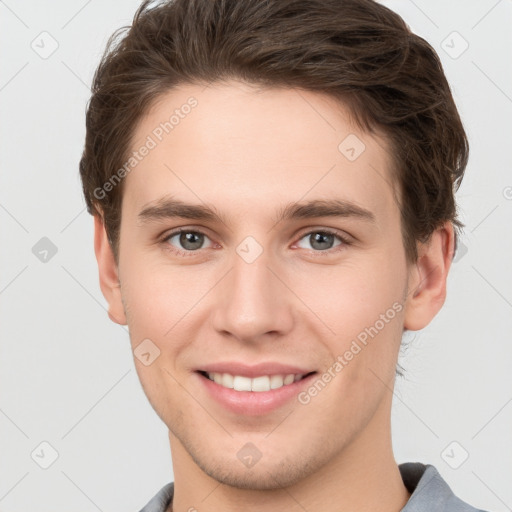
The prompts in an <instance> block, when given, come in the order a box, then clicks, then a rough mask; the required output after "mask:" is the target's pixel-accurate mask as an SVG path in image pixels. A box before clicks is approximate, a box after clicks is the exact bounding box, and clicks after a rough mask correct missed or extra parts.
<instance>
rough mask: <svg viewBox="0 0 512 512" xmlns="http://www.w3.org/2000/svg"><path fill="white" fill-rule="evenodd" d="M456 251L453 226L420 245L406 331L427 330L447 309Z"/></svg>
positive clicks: (411, 281) (413, 270)
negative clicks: (446, 304)
mask: <svg viewBox="0 0 512 512" xmlns="http://www.w3.org/2000/svg"><path fill="white" fill-rule="evenodd" d="M453 250H454V229H453V224H452V223H451V222H446V223H445V224H444V225H443V226H442V227H440V228H438V229H437V230H436V231H434V233H432V236H431V237H430V240H429V241H428V242H426V243H425V244H419V247H418V261H417V262H416V263H415V264H414V265H412V266H411V270H410V273H409V289H408V294H407V298H406V301H405V315H404V329H407V330H410V331H418V330H420V329H423V328H424V327H426V326H427V325H428V324H429V323H430V322H431V321H432V319H433V318H434V317H435V316H436V314H437V313H438V312H439V310H440V309H441V307H442V306H443V304H444V301H445V299H446V280H447V277H448V272H449V270H450V266H451V262H452V258H453Z"/></svg>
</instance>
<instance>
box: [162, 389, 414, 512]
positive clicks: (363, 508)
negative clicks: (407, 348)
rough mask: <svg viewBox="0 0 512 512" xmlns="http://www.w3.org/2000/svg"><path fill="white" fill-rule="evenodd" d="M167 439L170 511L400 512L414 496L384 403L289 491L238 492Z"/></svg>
mask: <svg viewBox="0 0 512 512" xmlns="http://www.w3.org/2000/svg"><path fill="white" fill-rule="evenodd" d="M390 395H391V394H390ZM389 400H391V396H390V397H389ZM383 402H386V401H385V400H384V401H383ZM388 407H389V409H388ZM169 439H170V443H171V453H172V458H173V467H174V499H173V506H172V508H169V510H168V512H170V511H171V510H172V511H174V512H186V511H189V510H191V511H193V510H196V509H197V510H200V511H201V512H214V511H218V510H223V511H225V512H235V511H238V510H240V509H243V510H244V511H245V512H253V511H254V512H256V511H258V512H273V511H275V510H286V511H289V512H303V511H304V510H308V511H309V512H316V511H322V512H345V511H346V512H348V511H353V510H358V512H370V511H372V512H373V511H375V510H379V511H380V512H399V511H400V510H401V509H402V508H403V507H404V506H405V505H406V503H407V501H408V499H409V497H410V493H409V491H408V490H407V489H406V487H405V486H404V483H403V481H402V477H401V475H400V470H399V469H398V465H397V464H396V462H395V459H394V456H393V452H392V444H391V428H390V404H387V403H382V404H381V407H380V408H379V409H378V410H377V411H376V413H375V415H374V416H373V418H372V419H371V420H370V421H369V423H368V424H367V426H366V428H365V429H364V430H363V431H362V432H360V433H359V435H358V436H357V438H355V439H353V440H352V441H351V442H350V443H349V444H348V445H347V446H345V447H344V448H343V450H342V451H340V452H339V453H335V454H333V457H332V458H331V459H330V460H329V461H328V462H327V463H326V464H324V465H323V466H322V467H321V468H320V469H319V470H317V471H316V472H313V473H311V474H310V475H308V476H306V477H305V478H303V479H301V480H300V481H299V482H297V483H295V484H294V485H291V486H288V487H285V488H276V489H271V490H255V489H240V488H236V487H231V486H228V485H224V484H222V483H219V482H218V481H217V480H215V479H214V478H212V477H210V476H208V475H207V474H205V473H204V472H203V471H202V470H201V469H200V468H199V467H198V466H197V464H195V462H194V461H193V460H192V459H191V457H190V456H189V454H188V452H187V451H186V450H185V449H184V447H183V445H182V444H181V443H180V441H179V440H178V439H177V438H176V437H175V436H174V435H173V434H172V433H171V432H170V433H169Z"/></svg>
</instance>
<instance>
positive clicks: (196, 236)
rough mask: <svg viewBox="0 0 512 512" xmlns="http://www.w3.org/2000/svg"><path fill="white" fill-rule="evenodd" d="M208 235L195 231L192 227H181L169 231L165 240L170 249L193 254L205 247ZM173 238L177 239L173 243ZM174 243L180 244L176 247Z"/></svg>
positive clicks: (184, 254)
mask: <svg viewBox="0 0 512 512" xmlns="http://www.w3.org/2000/svg"><path fill="white" fill-rule="evenodd" d="M205 238H207V239H208V237H207V235H206V234H205V233H203V232H202V231H193V230H190V229H180V230H179V231H174V232H172V233H169V234H168V235H167V236H166V237H165V238H164V240H163V242H164V243H166V244H168V245H169V246H170V250H171V251H173V252H175V253H177V254H179V255H181V256H189V255H193V253H194V252H197V251H198V250H199V249H203V243H204V240H205ZM173 239H176V241H175V242H174V243H173ZM174 244H178V247H176V246H175V245H174Z"/></svg>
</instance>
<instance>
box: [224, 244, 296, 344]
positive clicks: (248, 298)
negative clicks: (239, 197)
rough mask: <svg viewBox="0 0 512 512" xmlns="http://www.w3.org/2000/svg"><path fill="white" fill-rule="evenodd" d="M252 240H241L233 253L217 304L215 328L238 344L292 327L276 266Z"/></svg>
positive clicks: (265, 252) (267, 253)
mask: <svg viewBox="0 0 512 512" xmlns="http://www.w3.org/2000/svg"><path fill="white" fill-rule="evenodd" d="M251 238H252V237H247V239H244V241H242V242H241V243H240V244H239V245H238V246H237V248H236V249H235V251H236V253H235V254H233V258H232V268H231V271H230V272H229V274H228V275H227V276H226V279H224V280H223V283H222V288H221V294H220V297H217V298H218V301H217V300H216V313H215V321H214V324H215V328H216V329H217V330H218V331H224V332H229V333H231V334H232V335H233V336H235V337H236V338H239V339H240V340H255V339H257V338H258V337H259V336H261V335H264V334H265V333H269V332H276V331H278V332H281V333H282V332H284V331H286V330H287V329H289V328H290V326H291V310H290V304H289V302H288V300H287V299H286V296H287V294H286V287H285V286H284V285H283V283H282V282H281V281H280V280H279V279H277V278H276V276H275V275H274V272H276V270H275V269H274V268H273V267H276V266H277V262H274V261H273V258H272V257H271V254H270V251H267V250H265V249H264V248H263V247H262V246H261V245H260V244H259V243H258V242H256V240H255V239H251ZM269 267H270V268H269ZM270 269H272V270H270Z"/></svg>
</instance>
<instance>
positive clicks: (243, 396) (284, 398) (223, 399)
mask: <svg viewBox="0 0 512 512" xmlns="http://www.w3.org/2000/svg"><path fill="white" fill-rule="evenodd" d="M196 375H197V376H198V377H199V379H200V380H201V382H202V383H203V385H204V386H205V388H206V389H207V391H208V392H209V393H210V395H211V396H212V397H213V399H214V400H216V401H217V402H218V403H220V404H221V405H222V406H224V407H225V408H226V409H228V410H229V411H231V412H233V413H235V414H243V415H246V416H258V415H261V414H267V413H269V412H272V411H274V410H275V409H277V408H279V407H281V406H283V405H284V404H285V403H287V402H289V401H290V400H292V399H293V398H296V397H297V395H298V394H299V393H300V391H301V390H302V389H304V388H305V387H307V386H308V385H309V384H310V381H311V379H313V378H314V377H315V375H316V373H312V374H311V375H308V376H307V377H305V378H303V379H301V380H299V381H297V382H293V383H292V384H288V385H286V386H282V387H280V388H278V389H271V390H270V391H235V390H234V389H230V388H225V387H224V386H221V385H220V384H217V383H216V382H214V381H213V380H210V379H209V378H208V377H205V376H204V375H202V374H201V373H199V372H196Z"/></svg>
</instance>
